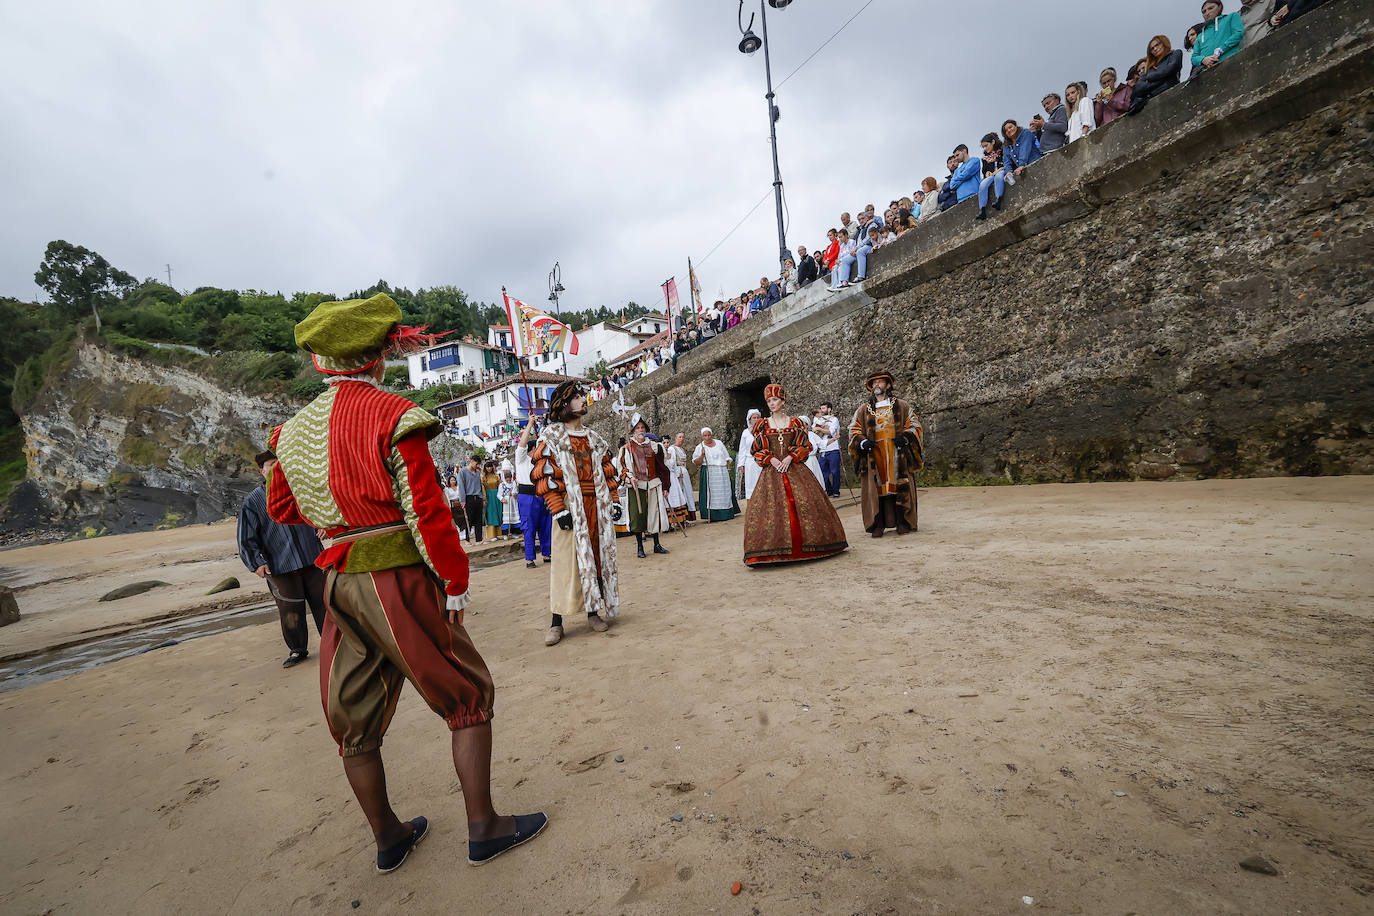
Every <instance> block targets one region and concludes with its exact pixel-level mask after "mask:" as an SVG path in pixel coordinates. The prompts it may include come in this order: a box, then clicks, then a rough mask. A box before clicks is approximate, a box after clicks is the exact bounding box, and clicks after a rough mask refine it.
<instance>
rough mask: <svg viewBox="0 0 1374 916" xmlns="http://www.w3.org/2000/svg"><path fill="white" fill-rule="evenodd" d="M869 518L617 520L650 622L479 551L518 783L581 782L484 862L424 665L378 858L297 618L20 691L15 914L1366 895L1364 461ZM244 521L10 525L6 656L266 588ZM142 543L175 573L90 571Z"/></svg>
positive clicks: (500, 718)
mask: <svg viewBox="0 0 1374 916" xmlns="http://www.w3.org/2000/svg"><path fill="white" fill-rule="evenodd" d="M842 516H843V518H844V521H845V525H846V528H847V529H848V532H849V538H850V545H851V547H850V550H849V551H847V552H846V553H844V554H842V555H841V556H839V557H835V558H833V559H830V560H826V561H822V562H819V563H815V564H810V565H798V566H793V567H784V568H776V569H761V570H750V569H747V568H746V567H745V566H744V565H743V563H742V562H741V547H740V541H741V534H742V523H741V522H740V521H738V520H736V521H733V522H729V523H723V524H719V525H713V526H703V525H697V526H695V527H693V528H692V529H691V530H690V531H689V533H688V534H687V536H686V537H683V536H682V535H680V534H673V535H671V536H668V537H666V538H665V540H664V544H665V545H666V546H668V547H669V548H670V549H671V550H672V554H671V555H670V556H667V557H652V556H651V557H650V558H648V559H645V560H638V559H636V558H635V557H634V555H633V543H632V542H627V541H623V540H622V541H621V548H622V550H621V576H622V595H623V596H624V605H623V612H622V616H621V618H620V620H619V621H618V623H617V624H616V625H615V626H614V627H613V628H612V630H611V632H610V633H608V634H606V635H598V634H593V633H591V632H590V631H588V630H586V629H585V628H584V627H583V626H581V625H580V624H577V623H574V624H572V625H571V626H570V628H569V630H570V632H569V635H568V637H567V638H566V639H565V640H564V641H563V643H562V644H560V645H559V646H557V647H555V648H552V649H548V648H545V647H544V645H543V643H542V636H543V631H544V628H545V627H546V626H547V622H548V621H547V617H546V612H547V606H548V571H547V567H545V566H542V565H541V566H540V567H538V568H537V569H533V570H529V569H526V568H525V567H524V564H523V563H520V562H515V563H507V564H504V565H500V566H495V567H492V568H487V569H481V570H478V571H477V572H476V573H475V574H474V583H473V594H474V598H475V601H474V612H473V613H471V614H470V616H469V617H468V620H467V624H468V628H469V630H470V631H471V633H472V635H473V638H474V640H475V642H476V643H477V645H478V647H479V648H480V649H481V650H482V652H483V654H484V655H485V656H486V659H487V661H488V664H489V665H490V667H491V669H492V672H493V675H494V677H495V681H496V685H497V704H496V709H497V717H496V720H495V740H496V744H495V754H494V760H493V783H494V792H495V796H496V801H497V805H498V807H500V808H501V809H502V810H505V811H522V812H523V811H531V810H537V809H543V810H545V811H547V812H548V813H549V815H550V818H551V823H550V825H549V828H548V830H547V831H546V833H545V834H544V835H543V836H542V837H540V838H539V839H537V840H536V841H535V842H534V843H532V844H531V845H530V846H529V847H527V848H524V849H521V850H517V851H515V852H513V853H511V854H509V855H508V856H505V857H503V858H501V859H499V860H497V861H496V862H494V863H492V864H491V865H489V866H486V867H483V868H480V869H475V868H469V867H468V866H467V865H466V862H465V856H466V846H465V840H466V831H465V824H464V821H463V813H462V812H463V808H462V800H461V798H460V797H458V796H459V788H458V784H457V780H456V778H455V777H454V774H453V770H452V766H451V763H450V760H449V742H448V737H447V733H446V730H445V728H444V726H443V723H442V722H441V721H439V720H438V719H437V718H436V717H435V716H434V715H433V714H432V713H431V712H430V711H429V710H428V708H427V707H425V705H424V704H423V703H422V702H421V701H420V700H419V698H418V696H417V695H416V694H415V693H414V691H413V690H410V691H407V693H406V695H405V696H403V698H402V700H401V704H400V709H399V711H398V714H397V716H396V719H395V722H394V724H393V726H392V728H391V731H390V733H389V735H388V738H387V744H386V747H385V748H384V753H385V754H386V759H387V764H388V783H389V785H390V789H391V795H392V798H393V800H394V802H395V803H396V806H397V809H398V812H399V813H400V815H401V816H402V817H411V816H414V815H416V814H423V815H426V816H427V817H429V818H430V820H431V822H432V827H431V832H430V836H429V837H428V838H427V839H426V841H425V843H424V845H423V846H421V847H420V848H419V849H418V850H417V851H416V852H415V854H414V855H413V856H412V857H411V859H410V860H409V861H408V862H407V863H406V865H405V866H404V868H402V869H401V870H400V871H399V872H397V873H395V874H393V875H389V876H378V875H376V874H374V873H373V871H372V867H373V855H374V849H373V845H372V841H371V836H370V834H369V833H368V831H367V828H366V824H365V822H364V821H363V818H362V816H361V814H360V813H359V811H358V809H357V804H356V803H355V802H354V800H353V798H352V796H351V793H350V792H349V789H348V785H347V783H346V781H345V780H344V777H343V773H342V770H341V767H340V765H339V762H338V758H337V756H336V751H335V747H334V745H333V743H332V741H331V740H330V737H329V734H328V731H327V729H326V727H325V724H324V721H323V717H322V714H321V710H320V702H319V686H318V681H319V678H318V673H319V672H318V668H317V666H316V660H315V657H314V656H313V655H312V657H311V659H310V660H309V661H308V662H307V663H305V664H302V665H300V666H298V667H296V668H294V669H290V670H283V669H282V668H281V667H280V664H281V659H282V657H283V656H284V646H283V645H282V641H281V635H280V632H279V629H278V627H277V626H276V625H275V624H274V623H271V624H265V625H258V626H253V627H247V628H243V629H237V630H234V631H232V632H228V633H224V634H221V635H217V636H211V637H206V638H202V639H195V640H192V641H188V642H183V643H181V644H179V645H174V646H170V647H168V648H165V649H159V650H157V651H154V652H149V653H147V654H143V655H139V656H136V657H134V658H128V659H124V660H122V661H118V662H114V663H112V664H108V665H103V666H101V667H97V668H94V669H92V670H89V671H86V672H83V673H80V674H76V675H72V676H69V677H64V678H61V679H58V680H53V681H49V682H46V683H42V684H38V685H36V686H32V687H26V688H24V689H20V690H14V691H11V692H8V693H3V694H0V728H3V733H4V734H5V736H6V740H5V741H4V742H3V747H0V780H3V782H0V786H3V798H4V800H5V802H4V805H3V809H2V810H3V814H2V815H0V875H3V876H4V879H5V880H4V881H3V884H2V885H0V912H4V913H24V914H30V913H32V914H38V913H47V912H53V913H62V912H70V913H86V912H96V911H104V912H112V913H131V912H137V913H244V914H247V913H254V914H256V913H314V912H320V913H333V912H340V913H342V912H360V913H439V912H491V913H519V914H535V913H541V914H542V913H569V914H574V913H586V914H602V913H626V914H650V913H693V914H695V913H711V912H716V913H739V914H756V913H757V914H794V913H843V914H853V913H863V914H889V913H890V914H908V913H915V914H920V913H941V914H946V913H1025V912H1034V911H1036V910H1047V911H1052V912H1055V913H1070V914H1076V913H1082V914H1103V913H1111V914H1128V913H1137V914H1142V916H1144V914H1155V913H1247V914H1253V913H1274V914H1280V913H1282V914H1289V913H1352V914H1353V913H1368V912H1370V909H1371V906H1374V904H1372V903H1371V897H1372V896H1374V806H1372V805H1371V801H1370V799H1371V790H1374V626H1371V624H1374V601H1371V596H1372V595H1374V539H1371V537H1370V532H1371V530H1374V478H1371V477H1347V478H1299V479H1267V480H1239V481H1203V482H1189V483H1167V484H1150V483H1122V484H1075V485H1047V486H1034V487H994V488H949V489H939V490H925V491H922V494H921V531H920V532H919V533H918V534H917V535H915V536H910V537H905V538H896V537H891V536H889V537H888V538H885V539H883V540H881V541H875V540H872V539H870V538H869V537H868V536H867V535H865V534H864V532H863V531H862V525H861V520H860V518H859V516H858V510H857V508H856V507H852V506H851V507H847V508H845V509H843V510H842ZM233 537H234V529H233V526H232V524H230V525H223V524H222V525H215V526H199V527H196V528H185V529H177V530H174V531H165V532H155V533H152V534H146V535H125V536H120V537H118V538H102V539H98V540H95V541H88V542H79V543H72V544H57V545H47V546H43V547H33V548H24V549H22V550H12V551H6V552H4V553H0V567H3V568H4V575H5V577H6V578H7V579H8V580H9V581H10V582H11V583H21V584H22V583H23V582H28V583H30V585H31V587H29V588H27V589H23V590H21V591H20V593H19V600H20V607H21V611H23V612H24V614H25V619H24V620H21V622H20V623H19V624H17V625H15V626H11V627H7V628H5V629H4V630H0V655H13V654H15V653H16V652H24V651H32V650H34V649H37V648H41V647H43V646H45V645H54V644H60V643H61V642H62V641H64V640H70V639H72V638H74V637H77V638H89V637H91V636H92V635H94V636H97V637H98V636H99V633H100V632H101V628H118V627H120V626H128V625H130V622H132V621H138V620H143V619H146V618H148V617H153V616H157V615H159V614H168V613H189V612H191V611H194V610H195V609H197V608H201V607H204V606H205V605H204V604H203V601H204V599H203V592H204V590H205V589H206V588H208V587H209V585H212V584H214V582H215V581H217V579H218V578H222V577H223V576H227V575H238V576H239V577H240V580H241V581H243V582H244V583H245V586H246V587H245V588H244V589H242V590H240V592H239V593H233V592H231V593H228V595H229V596H230V597H229V598H227V599H226V600H238V601H257V600H261V599H262V598H264V597H265V589H264V588H263V587H262V585H261V583H259V582H258V581H257V580H255V579H252V577H251V576H248V575H247V574H245V573H244V571H243V569H242V567H241V566H240V565H239V564H238V561H237V558H236V557H235V556H234V548H233ZM627 544H628V545H629V547H630V549H629V550H626V549H625V548H626V545H627ZM217 564H218V565H217ZM221 569H222V572H221V571H220V570H221ZM25 577H27V578H25ZM145 578H149V579H152V578H155V579H163V580H166V581H169V582H173V583H174V586H172V587H168V588H166V589H159V590H158V591H157V592H152V593H149V595H146V596H142V597H140V598H134V599H128V600H125V601H121V602H114V603H112V604H104V605H96V604H95V603H94V600H95V598H96V597H98V596H99V595H100V594H102V593H103V592H105V591H107V590H109V589H110V588H113V587H115V586H116V585H120V584H124V583H125V582H128V581H134V580H137V579H145ZM220 597H221V596H216V599H218V598H220ZM315 642H316V639H315V637H314V636H313V635H312V637H311V649H312V652H313V650H314V648H315ZM617 757H622V758H623V762H620V761H618V760H617ZM679 815H680V816H681V819H680V820H675V819H674V818H675V816H679ZM1252 856H1262V857H1263V858H1264V859H1265V860H1267V861H1268V862H1270V863H1272V864H1273V865H1274V866H1275V868H1276V869H1277V871H1278V874H1277V875H1265V874H1259V873H1255V872H1252V871H1248V870H1245V869H1243V868H1241V867H1240V864H1239V863H1240V862H1241V861H1242V860H1245V859H1247V858H1249V857H1252ZM735 881H739V882H741V884H742V885H743V889H742V892H741V893H740V894H739V895H738V896H731V894H730V886H731V884H732V883H733V882H735ZM1027 900H1029V901H1030V902H1029V903H1027V902H1026V901H1027ZM355 901H356V909H354V908H352V905H354V902H355Z"/></svg>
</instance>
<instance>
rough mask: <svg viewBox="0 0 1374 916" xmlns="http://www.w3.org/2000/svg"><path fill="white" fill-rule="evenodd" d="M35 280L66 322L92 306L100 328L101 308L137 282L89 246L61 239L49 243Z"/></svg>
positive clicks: (115, 299) (123, 293) (126, 291)
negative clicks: (85, 246) (84, 246)
mask: <svg viewBox="0 0 1374 916" xmlns="http://www.w3.org/2000/svg"><path fill="white" fill-rule="evenodd" d="M33 282H35V283H37V284H38V286H39V287H40V288H41V289H42V290H43V291H44V292H46V293H47V294H48V295H49V296H51V297H52V301H53V305H55V306H56V307H57V310H58V312H59V313H60V315H61V317H62V319H63V320H64V321H73V320H75V319H77V318H79V317H80V315H81V314H82V313H83V312H84V311H85V310H86V309H90V310H91V312H92V313H93V314H94V315H95V326H96V329H97V330H99V329H100V309H101V307H102V306H105V305H111V304H113V303H114V302H116V301H117V300H118V298H119V297H120V296H122V295H125V294H127V293H128V292H129V291H130V290H132V289H133V287H134V284H135V282H136V281H135V280H134V278H133V275H132V274H127V273H125V272H124V271H122V270H120V269H119V268H117V267H113V266H111V265H110V262H109V261H107V260H105V259H104V258H102V257H101V256H100V255H98V254H96V253H95V252H94V251H91V250H90V249H89V248H83V247H81V246H80V245H73V244H72V243H71V242H66V241H63V240H62V239H57V240H56V241H52V242H49V243H48V247H47V250H45V251H44V252H43V262H42V263H41V264H40V265H39V266H38V271H37V272H36V273H35V274H34V275H33Z"/></svg>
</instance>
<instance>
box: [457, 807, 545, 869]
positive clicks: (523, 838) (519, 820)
mask: <svg viewBox="0 0 1374 916" xmlns="http://www.w3.org/2000/svg"><path fill="white" fill-rule="evenodd" d="M548 823H549V819H548V817H546V816H545V815H544V812H542V811H540V812H539V813H537V814H517V815H516V816H515V833H513V834H512V835H510V836H503V837H497V838H496V839H494V840H469V841H468V864H469V865H484V864H486V863H487V862H490V861H491V860H492V859H494V858H496V857H497V856H499V855H500V854H501V853H503V852H505V851H506V850H508V849H514V848H515V847H517V846H519V845H520V844H521V843H527V842H529V841H530V840H532V839H534V838H535V837H537V836H539V834H540V832H541V831H542V830H543V829H544V828H545V827H546V826H547V825H548Z"/></svg>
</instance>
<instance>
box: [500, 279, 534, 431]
mask: <svg viewBox="0 0 1374 916" xmlns="http://www.w3.org/2000/svg"><path fill="white" fill-rule="evenodd" d="M501 301H502V302H504V303H505V305H506V320H507V321H509V322H510V323H511V327H510V342H511V347H512V349H515V330H516V325H517V323H518V324H520V325H521V327H520V334H521V338H520V340H521V343H520V347H519V349H520V350H524V349H525V344H524V339H525V338H524V333H525V330H524V327H523V325H524V321H523V317H522V319H521V320H520V321H519V322H517V321H516V318H515V313H514V312H512V311H511V310H510V298H509V297H508V296H507V295H506V288H505V287H504V286H503V287H501ZM515 364H516V365H517V366H519V367H520V387H521V388H524V389H525V403H526V404H527V405H528V407H527V408H526V409H527V410H528V411H529V414H530V415H529V417H526V419H527V420H529V419H531V418H533V417H534V398H533V397H531V396H530V383H529V380H528V379H526V378H525V357H524V356H521V355H520V354H519V353H517V354H516V355H515Z"/></svg>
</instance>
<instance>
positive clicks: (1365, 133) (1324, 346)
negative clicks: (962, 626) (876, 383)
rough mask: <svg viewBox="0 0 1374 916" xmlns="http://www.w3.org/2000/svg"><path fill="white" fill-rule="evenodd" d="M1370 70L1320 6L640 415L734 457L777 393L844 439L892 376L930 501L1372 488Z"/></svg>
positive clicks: (764, 333)
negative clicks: (1095, 485) (776, 387)
mask: <svg viewBox="0 0 1374 916" xmlns="http://www.w3.org/2000/svg"><path fill="white" fill-rule="evenodd" d="M1371 64H1374V13H1372V12H1371V8H1370V6H1369V4H1367V3H1360V2H1356V0H1337V2H1333V3H1329V4H1327V5H1326V6H1324V7H1323V8H1322V9H1321V10H1318V11H1316V12H1314V13H1312V14H1311V15H1309V16H1307V17H1305V18H1303V19H1301V20H1299V21H1298V22H1296V23H1294V24H1293V25H1291V26H1288V27H1286V28H1284V29H1281V30H1279V31H1277V32H1276V33H1275V34H1274V35H1272V36H1271V37H1269V38H1267V39H1265V40H1264V41H1261V42H1259V43H1258V44H1256V45H1255V46H1253V47H1251V48H1248V49H1246V50H1245V51H1243V52H1241V53H1240V54H1237V55H1236V56H1235V57H1234V58H1232V59H1231V60H1228V61H1227V62H1226V63H1225V64H1224V65H1223V66H1222V67H1220V68H1218V69H1217V70H1216V71H1214V72H1210V73H1208V74H1207V75H1206V76H1205V77H1204V78H1202V79H1201V80H1198V81H1195V82H1189V83H1187V84H1185V85H1182V86H1179V87H1177V88H1175V89H1171V90H1169V91H1168V92H1166V93H1164V94H1163V95H1161V96H1159V97H1158V98H1156V99H1154V100H1152V101H1151V102H1150V103H1149V105H1148V106H1147V107H1146V108H1145V110H1144V112H1143V113H1142V114H1140V115H1138V116H1136V117H1130V118H1122V119H1120V120H1118V121H1116V122H1114V123H1112V124H1110V125H1108V126H1107V127H1106V128H1103V129H1102V130H1099V131H1097V132H1094V133H1093V134H1092V135H1090V136H1089V137H1087V138H1085V139H1083V140H1079V141H1076V142H1074V143H1072V144H1070V145H1069V146H1068V147H1067V148H1065V149H1064V150H1062V151H1059V152H1056V153H1053V154H1051V155H1049V156H1047V157H1046V158H1045V159H1043V160H1041V161H1040V162H1037V163H1035V164H1034V165H1032V166H1030V167H1029V168H1028V169H1027V170H1026V171H1025V173H1024V176H1023V178H1022V179H1021V180H1020V181H1018V183H1017V184H1016V186H1015V187H1014V188H1011V189H1009V190H1008V193H1007V208H1006V212H1004V213H1001V214H995V215H994V216H993V217H992V218H991V219H989V220H987V221H986V222H976V221H975V220H974V216H975V215H976V212H977V211H976V204H975V202H973V201H966V202H965V203H964V204H962V205H960V206H957V207H955V208H953V209H951V210H950V211H948V212H946V213H943V214H941V215H939V216H937V217H936V218H935V219H933V220H931V221H930V222H928V223H923V224H922V225H921V226H919V227H918V228H917V229H915V230H913V231H911V232H909V233H906V234H904V235H903V236H902V237H901V238H900V239H898V240H897V241H896V242H894V243H892V244H891V245H889V246H886V247H884V248H882V249H880V250H878V251H877V252H875V253H874V255H873V257H872V259H871V260H870V262H869V265H870V276H869V278H868V280H867V281H866V282H865V283H864V284H863V288H862V289H861V290H860V289H857V288H856V289H851V290H846V291H844V292H841V293H835V294H830V293H827V292H825V290H824V289H823V288H821V284H813V285H812V286H810V287H808V288H807V289H805V290H803V291H801V292H800V293H799V294H797V295H794V296H792V297H789V298H788V299H785V300H783V302H781V303H779V304H778V305H777V306H775V307H774V308H773V309H772V310H770V311H769V312H765V313H762V314H761V315H759V316H758V317H757V318H755V319H751V320H750V321H747V322H745V323H744V324H743V325H741V326H740V327H737V328H735V329H732V330H731V331H728V332H726V333H725V334H723V335H721V336H720V337H717V338H716V339H714V340H712V341H709V342H708V343H707V344H706V345H704V346H702V347H701V348H699V349H698V350H694V351H692V352H690V353H688V354H686V355H685V356H684V357H682V358H680V359H679V360H678V367H677V372H676V373H674V372H673V371H672V370H669V369H663V370H660V371H659V372H655V373H653V374H652V375H650V376H649V377H648V378H646V379H644V380H642V381H640V382H636V383H635V384H633V385H631V386H630V387H629V388H628V389H627V390H626V392H625V395H626V401H627V402H631V403H635V404H636V405H638V406H639V408H640V410H641V411H642V412H643V413H644V414H645V416H647V417H649V418H650V420H651V421H652V422H653V423H654V424H655V427H656V430H657V431H659V432H662V433H664V434H667V435H671V434H672V433H675V432H677V431H679V430H681V431H685V432H687V433H688V435H689V437H691V438H693V439H695V435H696V430H697V429H699V428H700V427H701V426H702V425H709V426H711V427H712V428H713V429H714V430H716V431H717V433H718V434H720V433H722V432H723V431H724V432H726V433H728V435H729V438H728V440H727V441H729V443H730V444H731V446H732V447H733V446H734V444H735V443H736V442H737V439H738V435H739V432H740V428H741V424H742V421H743V419H744V412H745V410H747V409H748V408H749V407H762V406H763V404H762V389H763V385H764V384H765V383H767V382H769V381H779V382H782V383H783V384H784V385H786V386H787V388H788V389H789V391H790V393H791V399H790V404H789V407H790V408H791V409H792V411H793V412H794V413H809V411H810V409H811V408H812V407H814V406H816V405H817V404H819V403H820V402H821V401H833V402H834V403H835V407H836V411H837V413H839V414H840V415H841V416H842V417H844V418H845V419H846V420H847V419H848V417H849V416H850V415H852V413H853V411H854V409H855V408H856V406H857V404H858V403H859V401H860V400H861V399H862V398H863V397H864V396H865V395H866V393H865V392H864V390H863V386H862V382H863V379H864V377H865V376H866V375H867V374H868V373H869V372H871V371H874V370H877V369H887V370H889V371H891V372H892V373H893V374H894V375H895V376H896V379H897V389H898V393H899V395H900V396H902V397H905V398H908V399H909V400H910V401H911V402H912V404H913V406H914V407H915V409H916V411H917V413H918V414H919V415H920V416H921V417H922V419H923V420H924V422H925V426H926V431H927V460H928V464H929V470H928V471H927V474H926V478H925V479H926V480H927V481H929V482H939V481H945V482H960V481H969V482H988V481H993V480H1002V481H1012V482H1030V481H1074V480H1121V479H1148V480H1160V479H1165V478H1188V477H1206V476H1265V475H1285V474H1343V473H1374V271H1371V264H1374V215H1371V214H1374V209H1371V207H1370V202H1371V201H1370V198H1371V194H1372V193H1374V192H1371V184H1370V182H1369V181H1368V176H1369V174H1370V171H1371V168H1374V67H1372V66H1371ZM837 206H838V205H837ZM809 240H810V239H800V241H809ZM589 419H591V421H592V422H593V423H594V424H595V425H597V426H598V428H599V429H600V431H601V432H603V434H607V435H610V436H612V437H614V438H612V441H615V439H617V438H618V437H620V436H622V435H624V430H623V429H621V428H619V425H620V424H619V423H618V422H617V421H615V420H614V419H613V418H612V417H611V416H610V414H609V411H608V410H607V409H606V408H605V407H604V406H603V405H602V404H597V405H595V406H594V409H593V411H592V413H591V414H590V415H589Z"/></svg>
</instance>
